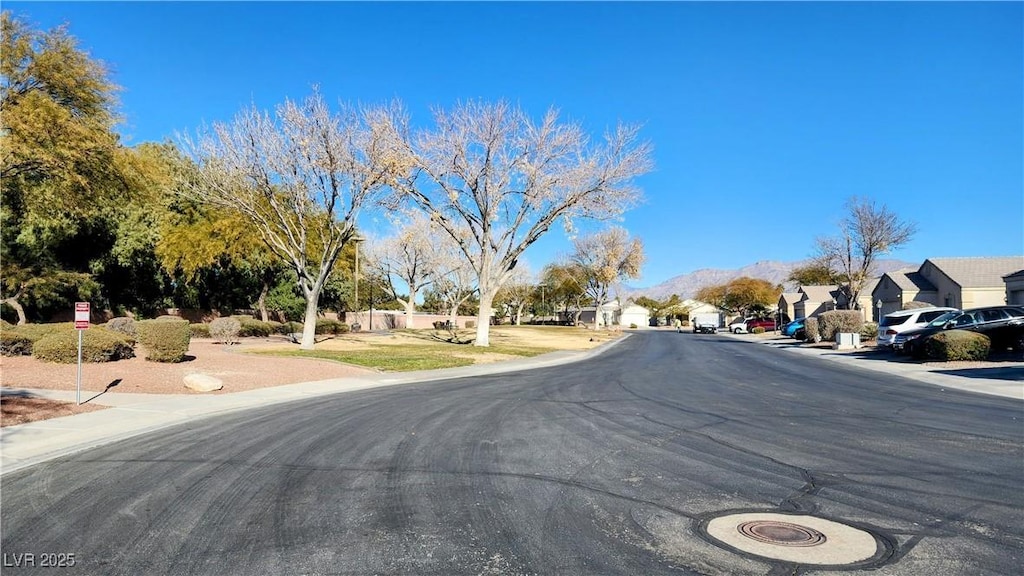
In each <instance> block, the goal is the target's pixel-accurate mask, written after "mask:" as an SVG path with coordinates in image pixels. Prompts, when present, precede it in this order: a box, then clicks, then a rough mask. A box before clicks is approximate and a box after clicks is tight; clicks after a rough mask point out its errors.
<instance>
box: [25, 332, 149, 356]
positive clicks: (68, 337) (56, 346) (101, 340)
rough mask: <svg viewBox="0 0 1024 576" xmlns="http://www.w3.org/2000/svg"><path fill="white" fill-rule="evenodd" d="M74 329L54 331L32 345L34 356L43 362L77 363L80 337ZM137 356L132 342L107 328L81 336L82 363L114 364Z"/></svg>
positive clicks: (84, 333)
mask: <svg viewBox="0 0 1024 576" xmlns="http://www.w3.org/2000/svg"><path fill="white" fill-rule="evenodd" d="M76 332H77V331H76V330H74V329H73V328H72V329H70V330H61V331H55V332H52V333H50V334H47V335H46V336H43V337H42V338H40V339H39V340H36V342H35V343H34V344H33V345H32V356H33V357H34V358H37V359H39V360H42V361H44V362H59V363H61V364H74V363H76V362H78V334H76ZM134 356H135V351H134V350H133V349H132V343H131V341H130V340H128V338H127V337H126V336H125V335H124V334H120V333H117V332H111V331H110V330H106V329H104V328H90V329H89V330H85V331H83V333H82V362H112V361H115V360H122V359H125V358H132V357H134Z"/></svg>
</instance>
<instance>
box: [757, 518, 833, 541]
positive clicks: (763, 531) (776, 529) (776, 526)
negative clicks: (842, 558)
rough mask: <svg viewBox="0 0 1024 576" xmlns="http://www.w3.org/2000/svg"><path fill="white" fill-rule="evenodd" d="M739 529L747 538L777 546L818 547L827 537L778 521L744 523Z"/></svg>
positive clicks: (809, 529) (815, 531) (804, 527)
mask: <svg viewBox="0 0 1024 576" xmlns="http://www.w3.org/2000/svg"><path fill="white" fill-rule="evenodd" d="M737 528H738V529H739V531H740V534H743V535H744V536H746V537H747V538H753V539H754V540H757V541H758V542H766V543H768V544H775V545H777V546H817V545H818V544H821V543H822V542H824V541H825V540H826V538H825V535H824V534H822V533H821V532H818V531H817V530H815V529H814V528H808V527H807V526H800V525H799V524H790V523H789V522H778V521H776V520H767V521H766V520H754V521H753V522H744V523H743V524H740V525H739V526H738V527H737Z"/></svg>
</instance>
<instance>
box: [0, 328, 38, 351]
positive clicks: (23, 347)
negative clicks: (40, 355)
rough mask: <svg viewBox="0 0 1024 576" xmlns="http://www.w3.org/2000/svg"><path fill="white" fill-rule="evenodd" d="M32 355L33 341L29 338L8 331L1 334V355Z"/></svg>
mask: <svg viewBox="0 0 1024 576" xmlns="http://www.w3.org/2000/svg"><path fill="white" fill-rule="evenodd" d="M31 354H32V340H31V339H30V338H29V337H28V336H24V335H22V334H18V333H17V332H14V331H12V330H6V329H5V330H3V331H2V332H0V355H3V356H30V355H31Z"/></svg>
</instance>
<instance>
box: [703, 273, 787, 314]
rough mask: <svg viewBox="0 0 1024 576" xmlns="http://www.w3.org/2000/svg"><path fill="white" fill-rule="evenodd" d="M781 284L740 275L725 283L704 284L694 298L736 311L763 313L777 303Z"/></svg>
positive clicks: (723, 308) (780, 292)
mask: <svg viewBox="0 0 1024 576" xmlns="http://www.w3.org/2000/svg"><path fill="white" fill-rule="evenodd" d="M781 294H782V286H780V285H778V284H772V283H771V282H769V281H767V280H762V279H759V278H749V277H746V276H742V277H740V278H734V279H733V280H730V281H729V282H727V283H725V284H719V285H715V286H705V287H704V288H701V289H700V290H698V291H697V294H696V299H697V300H700V301H701V302H707V303H708V304H713V305H714V306H717V307H718V308H721V309H722V310H728V311H730V312H736V313H753V314H758V313H764V312H765V311H767V310H769V309H770V308H772V307H773V306H774V305H776V304H777V303H778V300H779V295H781Z"/></svg>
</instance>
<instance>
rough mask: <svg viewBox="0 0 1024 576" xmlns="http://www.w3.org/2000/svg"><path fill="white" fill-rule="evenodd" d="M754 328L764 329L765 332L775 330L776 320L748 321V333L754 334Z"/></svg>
mask: <svg viewBox="0 0 1024 576" xmlns="http://www.w3.org/2000/svg"><path fill="white" fill-rule="evenodd" d="M754 328H764V331H765V332H770V331H772V330H775V320H772V319H771V318H754V319H751V320H747V332H753V331H754Z"/></svg>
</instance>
